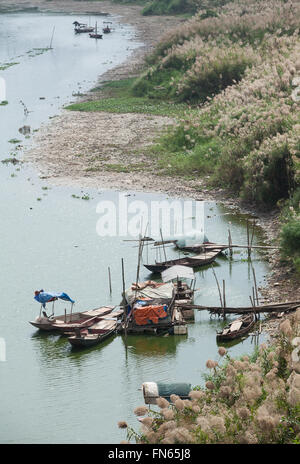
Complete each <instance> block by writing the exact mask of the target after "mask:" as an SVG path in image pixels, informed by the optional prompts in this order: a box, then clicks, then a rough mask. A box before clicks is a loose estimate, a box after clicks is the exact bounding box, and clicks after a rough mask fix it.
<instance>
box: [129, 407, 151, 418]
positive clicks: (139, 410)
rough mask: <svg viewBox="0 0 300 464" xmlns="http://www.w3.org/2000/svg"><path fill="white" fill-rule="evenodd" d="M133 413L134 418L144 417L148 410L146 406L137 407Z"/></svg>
mask: <svg viewBox="0 0 300 464" xmlns="http://www.w3.org/2000/svg"><path fill="white" fill-rule="evenodd" d="M133 412H134V414H135V415H136V416H145V415H146V414H147V413H148V412H149V409H148V408H147V406H138V407H137V408H135V410H134V411H133Z"/></svg>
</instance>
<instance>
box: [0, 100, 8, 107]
mask: <svg viewBox="0 0 300 464" xmlns="http://www.w3.org/2000/svg"><path fill="white" fill-rule="evenodd" d="M6 105H8V101H7V100H3V101H2V102H0V106H6Z"/></svg>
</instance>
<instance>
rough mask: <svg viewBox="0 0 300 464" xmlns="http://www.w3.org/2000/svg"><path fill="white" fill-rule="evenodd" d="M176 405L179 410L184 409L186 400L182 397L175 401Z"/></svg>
mask: <svg viewBox="0 0 300 464" xmlns="http://www.w3.org/2000/svg"><path fill="white" fill-rule="evenodd" d="M174 405H175V408H176V409H179V410H182V409H184V406H185V405H184V401H183V400H182V399H180V398H179V399H178V400H176V401H175V403H174Z"/></svg>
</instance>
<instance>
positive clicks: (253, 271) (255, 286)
mask: <svg viewBox="0 0 300 464" xmlns="http://www.w3.org/2000/svg"><path fill="white" fill-rule="evenodd" d="M252 274H253V280H254V288H255V295H256V302H257V304H258V300H259V298H258V291H257V283H256V275H255V270H254V267H253V266H252Z"/></svg>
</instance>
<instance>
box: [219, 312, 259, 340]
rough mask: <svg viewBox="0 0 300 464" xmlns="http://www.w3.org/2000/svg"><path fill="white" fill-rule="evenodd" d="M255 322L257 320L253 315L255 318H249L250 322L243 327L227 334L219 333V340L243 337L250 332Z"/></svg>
mask: <svg viewBox="0 0 300 464" xmlns="http://www.w3.org/2000/svg"><path fill="white" fill-rule="evenodd" d="M255 322H256V320H255V318H254V316H253V318H249V323H248V324H247V325H246V326H245V327H242V328H241V329H239V330H237V331H235V332H228V333H226V334H223V333H217V342H229V341H231V340H236V339H237V338H240V337H243V336H244V335H246V334H247V333H248V332H250V330H251V329H252V328H253V327H254V325H255Z"/></svg>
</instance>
